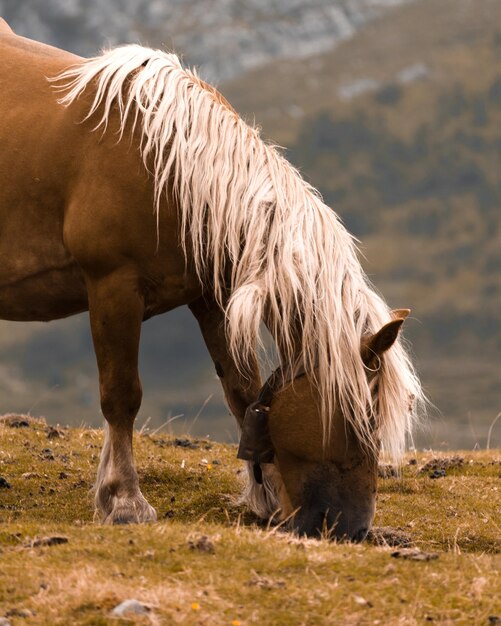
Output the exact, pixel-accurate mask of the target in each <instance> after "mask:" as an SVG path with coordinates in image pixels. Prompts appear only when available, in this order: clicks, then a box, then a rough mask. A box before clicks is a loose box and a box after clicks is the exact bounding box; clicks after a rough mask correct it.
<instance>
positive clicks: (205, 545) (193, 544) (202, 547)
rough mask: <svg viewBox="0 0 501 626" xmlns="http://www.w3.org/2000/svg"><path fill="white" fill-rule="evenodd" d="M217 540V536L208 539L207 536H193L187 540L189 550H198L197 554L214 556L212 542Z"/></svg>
mask: <svg viewBox="0 0 501 626" xmlns="http://www.w3.org/2000/svg"><path fill="white" fill-rule="evenodd" d="M218 539H219V535H216V536H215V537H208V536H207V535H195V536H193V537H191V538H190V539H188V545H189V546H190V550H198V551H199V552H206V553H207V554H214V552H215V551H216V550H215V547H214V541H217V540H218Z"/></svg>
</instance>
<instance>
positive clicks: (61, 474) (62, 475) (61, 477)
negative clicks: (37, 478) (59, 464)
mask: <svg viewBox="0 0 501 626" xmlns="http://www.w3.org/2000/svg"><path fill="white" fill-rule="evenodd" d="M59 478H60V479H61V480H63V479H64V478H68V474H67V473H66V472H59Z"/></svg>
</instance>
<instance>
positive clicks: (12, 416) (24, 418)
mask: <svg viewBox="0 0 501 626" xmlns="http://www.w3.org/2000/svg"><path fill="white" fill-rule="evenodd" d="M0 424H4V425H5V426H8V427H9V428H29V427H30V426H45V424H46V422H45V419H44V418H43V417H31V415H22V414H18V413H6V414H5V415H0Z"/></svg>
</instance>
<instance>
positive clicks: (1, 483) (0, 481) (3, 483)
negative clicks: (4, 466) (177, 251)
mask: <svg viewBox="0 0 501 626" xmlns="http://www.w3.org/2000/svg"><path fill="white" fill-rule="evenodd" d="M10 488H11V487H10V483H8V482H7V479H5V478H4V477H3V476H0V489H10Z"/></svg>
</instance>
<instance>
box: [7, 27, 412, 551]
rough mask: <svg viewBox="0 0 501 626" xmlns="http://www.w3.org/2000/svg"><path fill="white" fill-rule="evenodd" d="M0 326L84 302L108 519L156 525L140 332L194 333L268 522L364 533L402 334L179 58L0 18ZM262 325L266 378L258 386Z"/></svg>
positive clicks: (390, 434)
mask: <svg viewBox="0 0 501 626" xmlns="http://www.w3.org/2000/svg"><path fill="white" fill-rule="evenodd" d="M0 55H1V57H0V58H1V60H2V62H1V64H0V94H1V96H0V146H1V148H0V258H1V263H0V318H2V319H6V320H18V321H30V320H52V319H56V318H62V317H66V316H69V315H73V314H76V313H80V312H81V311H86V310H88V311H89V315H90V324H91V329H92V337H93V342H94V349H95V353H96V358H97V363H98V368H99V384H100V395H101V407H102V412H103V414H104V416H105V418H106V421H107V423H108V429H107V434H106V440H105V443H104V447H103V450H102V454H101V460H100V464H99V469H98V475H97V481H96V485H95V503H96V509H97V512H98V513H99V515H100V516H101V519H102V520H103V521H104V522H106V523H127V522H145V521H150V520H154V519H155V518H156V513H155V510H154V509H153V508H152V507H151V506H150V505H149V504H148V502H147V501H146V499H145V498H144V496H143V495H142V493H141V491H140V488H139V482H138V477H137V473H136V470H135V467H134V460H133V451H132V432H133V423H134V419H135V416H136V414H137V412H138V410H139V406H140V404H141V393H142V392H141V383H140V379H139V375H138V346H139V337H140V329H141V323H142V322H143V320H145V319H148V318H149V317H151V316H153V315H158V314H160V313H164V312H166V311H169V310H171V309H173V308H175V307H178V306H181V305H188V306H189V307H190V309H191V311H192V312H193V314H194V316H195V317H196V319H197V320H198V322H199V325H200V328H201V332H202V334H203V337H204V340H205V342H206V344H207V348H208V350H209V352H210V355H211V357H212V359H213V361H214V364H215V368H216V372H217V374H218V376H219V378H220V380H221V383H222V386H223V388H224V392H225V396H226V399H227V402H228V404H229V406H230V408H231V410H232V412H233V413H234V415H235V417H236V419H237V421H238V423H239V425H240V427H241V429H242V437H241V442H240V448H239V453H238V454H239V457H240V458H243V459H245V460H246V461H247V465H248V468H249V481H248V488H247V492H246V496H247V501H248V503H249V505H250V506H251V508H252V509H253V510H254V511H255V512H256V513H257V514H258V515H260V516H262V517H263V518H270V517H272V516H276V518H279V519H283V520H285V519H287V518H290V520H291V524H292V526H293V527H294V528H295V529H296V530H297V531H298V532H299V533H301V534H307V535H313V536H314V535H318V534H320V533H322V531H323V529H326V530H327V531H328V532H330V533H331V534H332V536H335V537H348V538H350V539H353V540H361V539H363V538H364V537H365V535H366V533H367V531H368V529H369V527H370V525H371V522H372V519H373V516H374V506H375V494H376V474H377V472H376V470H377V460H378V455H379V454H380V451H381V450H384V451H386V452H387V453H390V454H392V455H394V456H398V455H399V454H400V453H401V452H402V450H403V448H404V445H405V438H406V434H407V433H408V432H409V430H410V428H411V426H412V422H413V418H414V415H415V412H416V409H415V405H416V403H417V402H418V401H419V400H420V399H421V398H422V394H421V390H420V385H419V382H418V379H417V377H416V375H415V373H414V370H413V368H412V365H411V364H410V361H409V358H408V356H407V354H406V352H405V350H404V348H403V346H402V342H401V339H400V337H399V329H400V327H401V325H402V322H403V320H404V319H405V317H406V315H407V313H408V311H407V310H405V309H404V310H399V311H394V312H392V311H390V310H389V308H388V306H387V305H386V304H385V303H384V302H383V300H382V299H381V298H380V296H378V295H377V294H376V293H375V291H374V289H373V288H372V286H371V285H370V283H369V281H368V280H367V278H366V276H365V274H364V273H363V270H362V268H361V266H360V262H359V260H358V257H357V250H356V246H355V244H354V241H353V239H352V237H351V236H350V234H349V233H348V232H347V231H346V229H345V228H344V227H343V225H342V224H341V222H340V221H339V219H338V217H337V216H336V214H335V213H334V212H333V211H332V210H331V209H330V208H329V207H327V206H326V205H325V204H324V203H323V202H322V199H321V197H320V196H319V194H318V193H317V192H316V191H315V190H314V189H313V188H312V187H311V186H310V185H308V184H307V183H306V182H305V181H304V180H303V179H302V178H301V176H300V175H299V173H298V172H297V171H296V170H295V169H294V168H293V167H292V166H291V165H290V164H289V163H288V162H287V161H286V159H285V158H284V157H283V156H282V155H281V154H280V152H279V151H278V150H277V149H275V148H274V147H272V146H270V145H268V144H266V143H265V142H264V141H263V140H262V139H261V138H260V136H259V131H258V130H257V129H256V128H253V127H250V126H248V125H247V124H246V123H244V121H243V120H242V119H241V118H240V117H239V116H238V115H237V113H236V112H235V111H234V109H233V108H232V107H231V105H230V104H229V103H228V102H227V101H226V100H225V99H224V97H223V96H222V95H221V94H220V93H219V92H218V91H216V89H214V88H213V87H211V86H210V85H208V84H207V83H205V82H204V81H202V80H201V79H200V78H199V77H198V76H197V74H196V73H195V72H193V71H189V70H187V69H185V68H183V67H182V65H181V64H180V62H179V59H178V58H177V57H176V56H175V55H173V54H166V53H163V52H161V51H158V50H151V49H148V48H144V47H141V46H137V45H130V46H124V47H119V48H116V49H113V50H109V51H107V52H104V53H103V54H102V55H100V56H97V57H95V58H91V59H82V58H80V57H77V56H74V55H72V54H70V53H68V52H64V51H62V50H57V49H55V48H52V47H50V46H46V45H43V44H40V43H36V42H33V41H30V40H28V39H25V38H23V37H19V36H17V35H15V34H14V33H13V32H12V31H11V29H10V28H9V27H8V26H7V25H6V24H5V22H3V21H2V22H1V23H0ZM261 323H264V324H266V326H267V328H268V329H269V331H270V333H271V335H272V337H273V339H274V341H275V343H276V346H277V348H278V351H279V354H280V363H281V365H280V367H279V369H278V370H277V371H275V372H274V373H273V375H272V376H271V377H270V378H269V379H268V380H267V381H266V382H265V383H264V385H263V384H262V382H261V380H260V374H259V368H258V364H257V359H256V352H257V350H258V348H259V342H260V325H261Z"/></svg>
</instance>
